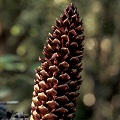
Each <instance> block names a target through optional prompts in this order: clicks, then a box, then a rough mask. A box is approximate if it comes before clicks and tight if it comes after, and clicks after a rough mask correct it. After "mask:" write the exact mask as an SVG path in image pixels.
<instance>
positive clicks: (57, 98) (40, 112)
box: [31, 3, 84, 120]
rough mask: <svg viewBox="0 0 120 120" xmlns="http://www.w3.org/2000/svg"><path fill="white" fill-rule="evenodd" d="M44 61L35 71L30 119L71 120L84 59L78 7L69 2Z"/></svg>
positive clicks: (45, 49) (46, 51)
mask: <svg viewBox="0 0 120 120" xmlns="http://www.w3.org/2000/svg"><path fill="white" fill-rule="evenodd" d="M52 29H53V34H51V33H49V38H48V39H47V45H45V46H44V50H43V54H44V56H45V59H43V58H40V61H41V62H42V67H38V68H37V70H36V80H34V82H35V85H34V92H33V98H32V105H31V106H32V110H31V120H73V118H74V117H75V114H74V112H75V110H76V109H75V106H76V99H77V97H78V95H79V93H77V90H78V89H79V88H80V84H81V75H80V72H81V70H82V67H81V66H82V63H81V60H82V57H83V40H84V35H82V34H83V27H82V20H81V19H80V16H79V13H78V11H77V8H76V7H75V6H74V5H73V4H72V3H71V4H70V5H69V6H68V7H67V8H66V9H65V11H64V13H63V15H62V16H61V17H60V20H58V19H56V25H55V26H53V27H52Z"/></svg>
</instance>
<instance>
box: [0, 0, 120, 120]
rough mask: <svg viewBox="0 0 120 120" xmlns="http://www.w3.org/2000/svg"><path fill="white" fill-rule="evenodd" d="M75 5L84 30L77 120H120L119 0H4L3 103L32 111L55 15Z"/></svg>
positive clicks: (0, 5)
mask: <svg viewBox="0 0 120 120" xmlns="http://www.w3.org/2000/svg"><path fill="white" fill-rule="evenodd" d="M70 2H73V3H75V5H76V6H77V8H78V10H79V11H80V16H81V18H83V22H84V29H85V35H86V40H85V50H84V59H83V68H84V70H83V72H82V76H83V83H82V86H81V89H80V93H81V95H80V98H79V99H78V104H77V116H76V119H75V120H80V119H82V120H98V119H99V120H117V119H120V102H119V101H120V54H119V51H120V42H119V40H120V34H119V33H120V22H119V20H120V0H114V1H112V0H89V1H88V0H26V1H22V0H12V1H9V0H0V101H3V100H5V101H6V100H18V101H20V104H18V105H16V106H11V105H9V106H8V107H9V109H10V110H14V111H18V112H19V111H20V112H26V113H27V112H28V113H30V104H31V97H32V92H33V80H34V78H35V72H34V70H35V69H36V68H37V67H38V66H40V65H41V63H40V62H39V61H38V57H39V56H42V50H43V46H44V44H45V42H46V39H47V35H48V32H51V31H52V30H51V26H52V25H54V23H55V19H56V17H57V18H59V15H60V14H62V11H63V9H64V8H65V7H66V6H67V5H68V4H69V3H70Z"/></svg>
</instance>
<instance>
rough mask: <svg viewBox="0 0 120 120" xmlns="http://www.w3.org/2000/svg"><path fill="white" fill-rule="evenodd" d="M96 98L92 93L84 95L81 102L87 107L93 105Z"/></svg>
mask: <svg viewBox="0 0 120 120" xmlns="http://www.w3.org/2000/svg"><path fill="white" fill-rule="evenodd" d="M95 101H96V98H95V96H94V94H93V93H88V94H86V95H84V97H83V102H84V104H85V105H87V106H92V105H94V104H95Z"/></svg>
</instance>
